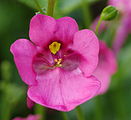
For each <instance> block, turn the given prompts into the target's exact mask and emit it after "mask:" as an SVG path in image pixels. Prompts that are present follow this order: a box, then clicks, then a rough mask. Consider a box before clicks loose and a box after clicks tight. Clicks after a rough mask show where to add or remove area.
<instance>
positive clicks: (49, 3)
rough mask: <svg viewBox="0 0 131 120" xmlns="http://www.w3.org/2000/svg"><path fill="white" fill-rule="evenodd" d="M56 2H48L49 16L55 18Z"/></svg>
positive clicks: (50, 0)
mask: <svg viewBox="0 0 131 120" xmlns="http://www.w3.org/2000/svg"><path fill="white" fill-rule="evenodd" d="M55 2H56V0H48V9H47V14H48V15H49V16H52V17H53V14H54V7H55Z"/></svg>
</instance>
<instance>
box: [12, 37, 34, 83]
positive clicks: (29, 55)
mask: <svg viewBox="0 0 131 120" xmlns="http://www.w3.org/2000/svg"><path fill="white" fill-rule="evenodd" d="M10 51H11V53H12V54H13V55H14V61H15V64H16V66H17V69H18V72H19V74H20V76H21V78H22V80H23V81H24V82H25V83H26V84H28V85H32V84H35V83H36V80H35V77H36V75H35V73H34V71H33V69H32V59H33V56H34V55H35V54H36V48H35V46H34V45H33V44H32V43H31V42H30V41H29V40H26V39H19V40H16V41H15V42H14V43H13V44H12V45H11V48H10Z"/></svg>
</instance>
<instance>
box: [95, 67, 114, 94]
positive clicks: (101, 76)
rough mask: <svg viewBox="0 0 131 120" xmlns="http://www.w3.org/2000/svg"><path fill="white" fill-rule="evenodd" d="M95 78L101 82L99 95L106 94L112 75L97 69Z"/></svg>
mask: <svg viewBox="0 0 131 120" xmlns="http://www.w3.org/2000/svg"><path fill="white" fill-rule="evenodd" d="M94 76H95V77H96V78H97V79H98V80H100V81H101V87H100V90H99V91H98V93H97V94H98V95H99V94H104V93H105V92H106V91H107V90H108V88H109V85H110V82H111V81H110V80H111V75H109V74H108V73H107V72H106V70H101V69H97V70H96V71H95V73H94Z"/></svg>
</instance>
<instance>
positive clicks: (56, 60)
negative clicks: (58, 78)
mask: <svg viewBox="0 0 131 120" xmlns="http://www.w3.org/2000/svg"><path fill="white" fill-rule="evenodd" d="M54 61H55V63H56V64H55V67H61V66H62V64H61V62H62V59H61V58H60V59H55V60H54Z"/></svg>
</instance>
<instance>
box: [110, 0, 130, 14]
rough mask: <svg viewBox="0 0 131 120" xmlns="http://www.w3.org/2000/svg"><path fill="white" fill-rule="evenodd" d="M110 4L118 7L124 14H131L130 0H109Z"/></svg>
mask: <svg viewBox="0 0 131 120" xmlns="http://www.w3.org/2000/svg"><path fill="white" fill-rule="evenodd" d="M109 5H112V6H115V7H117V9H118V10H120V12H121V13H122V14H123V15H125V14H131V1H130V0H109Z"/></svg>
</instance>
